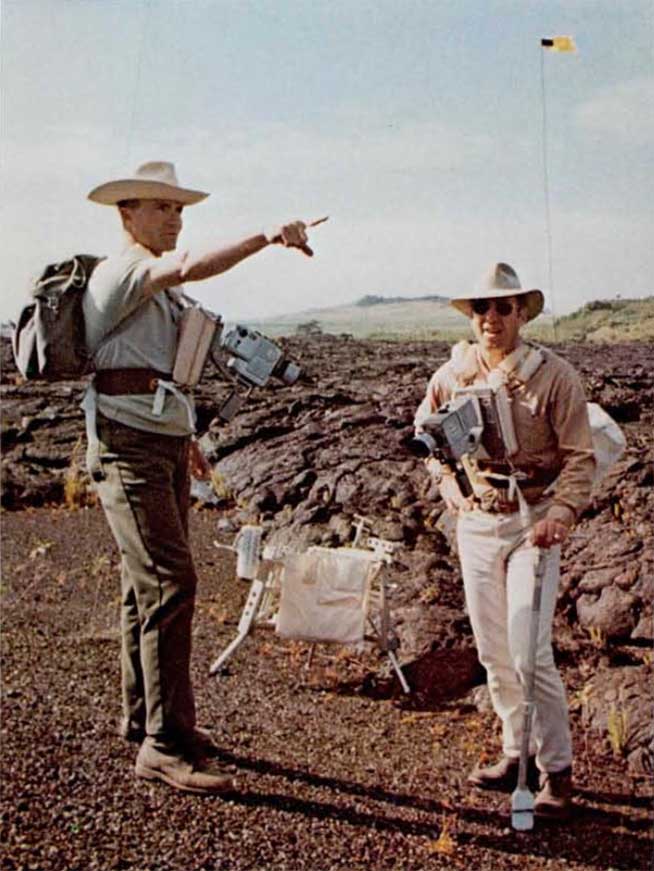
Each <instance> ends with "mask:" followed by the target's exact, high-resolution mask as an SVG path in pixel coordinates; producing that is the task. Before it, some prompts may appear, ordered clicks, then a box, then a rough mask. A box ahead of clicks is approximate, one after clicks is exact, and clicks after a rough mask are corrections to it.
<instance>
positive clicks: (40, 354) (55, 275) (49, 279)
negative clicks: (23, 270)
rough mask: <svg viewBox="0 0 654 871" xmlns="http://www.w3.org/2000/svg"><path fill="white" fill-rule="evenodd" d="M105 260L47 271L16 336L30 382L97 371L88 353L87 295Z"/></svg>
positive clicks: (77, 260)
mask: <svg viewBox="0 0 654 871" xmlns="http://www.w3.org/2000/svg"><path fill="white" fill-rule="evenodd" d="M102 259H103V258H102V257H94V256H93V255H90V254H76V255H75V256H73V257H71V259H70V260H64V261H62V262H61V263H51V264H49V265H48V266H46V267H45V269H44V270H43V273H42V274H41V276H40V278H38V279H37V280H36V281H35V283H34V286H33V288H32V291H31V297H32V300H31V301H30V302H29V303H27V304H26V305H25V306H24V307H23V309H22V311H21V313H20V315H19V318H18V322H17V324H16V327H15V328H14V331H13V334H12V347H13V352H14V360H15V361H16V366H17V367H18V370H19V372H20V373H21V375H22V376H23V377H24V378H27V379H37V378H40V379H45V380H46V381H58V380H65V379H76V378H81V377H82V376H83V375H87V374H89V373H90V372H92V371H93V361H92V358H91V356H90V354H89V353H88V351H87V348H86V337H85V330H84V314H83V312H82V296H83V294H84V292H85V290H86V288H87V286H88V282H89V278H90V277H91V273H92V272H93V270H94V269H95V267H96V266H97V265H98V263H99V262H100V260H102Z"/></svg>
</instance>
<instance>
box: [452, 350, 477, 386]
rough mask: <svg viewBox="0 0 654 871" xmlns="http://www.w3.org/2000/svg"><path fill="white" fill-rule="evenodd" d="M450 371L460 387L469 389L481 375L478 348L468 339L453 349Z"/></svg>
mask: <svg viewBox="0 0 654 871" xmlns="http://www.w3.org/2000/svg"><path fill="white" fill-rule="evenodd" d="M450 371H451V372H452V374H453V376H454V380H455V381H456V383H457V385H458V386H459V387H469V386H470V385H471V384H472V383H473V381H474V380H475V378H476V377H477V375H478V374H479V362H478V360H477V346H476V345H475V344H474V342H468V341H467V340H466V339H464V340H462V341H461V342H457V343H456V345H454V346H453V347H452V352H451V355H450Z"/></svg>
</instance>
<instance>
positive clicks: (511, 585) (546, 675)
mask: <svg viewBox="0 0 654 871" xmlns="http://www.w3.org/2000/svg"><path fill="white" fill-rule="evenodd" d="M546 508H547V506H542V507H539V508H536V509H535V510H534V520H536V519H539V518H540V517H542V516H543V512H544V511H545V510H546ZM524 533H525V530H524V525H523V522H522V520H521V518H520V515H519V514H518V513H516V514H491V513H489V512H485V511H470V512H466V513H463V514H460V515H459V519H458V523H457V542H458V548H459V558H460V560H461V570H462V573H463V583H464V588H465V596H466V604H467V608H468V616H469V618H470V622H471V624H472V630H473V633H474V636H475V642H476V645H477V653H478V656H479V660H480V662H481V664H482V665H483V666H484V668H485V669H486V672H487V676H488V689H489V692H490V696H491V700H492V703H493V708H494V709H495V713H496V714H497V715H498V717H499V718H500V719H501V721H502V743H503V751H504V755H505V756H509V757H514V758H515V757H519V756H520V747H521V740H522V722H523V720H522V718H523V707H522V702H523V698H524V695H523V687H524V686H525V685H526V677H527V668H528V662H527V658H528V651H529V633H530V626H531V608H532V597H533V592H534V570H535V568H536V563H537V560H538V550H537V549H536V548H534V547H532V546H530V545H529V544H527V543H522V544H520V543H519V542H520V539H521V538H522V537H523V536H524ZM516 545H518V546H517V547H516ZM514 548H515V549H514ZM545 553H546V561H545V574H544V578H543V590H542V599H541V612H540V624H539V633H538V644H537V647H536V679H535V712H534V719H533V727H532V735H531V748H530V752H531V753H532V754H536V763H537V765H538V767H539V768H540V769H541V771H548V772H554V771H561V770H562V769H564V768H567V767H568V766H569V765H570V764H571V762H572V743H571V738H570V725H569V719H568V703H567V700H566V695H565V688H564V686H563V682H562V680H561V677H560V675H559V672H558V669H557V668H556V665H555V664H554V656H553V653H552V620H553V617H554V609H555V606H556V597H557V591H558V586H559V563H560V556H561V548H560V547H553V548H550V549H548V550H547V551H545Z"/></svg>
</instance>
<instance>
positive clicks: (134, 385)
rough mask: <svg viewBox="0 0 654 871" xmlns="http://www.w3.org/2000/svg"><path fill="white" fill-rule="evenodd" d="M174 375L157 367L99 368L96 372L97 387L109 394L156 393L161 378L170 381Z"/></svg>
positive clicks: (99, 391)
mask: <svg viewBox="0 0 654 871" xmlns="http://www.w3.org/2000/svg"><path fill="white" fill-rule="evenodd" d="M172 377H173V376H172V375H171V374H170V373H169V372H158V371H157V370H156V369H99V370H98V371H97V372H96V373H95V389H96V390H97V391H98V393H105V394H107V395H108V396H125V395H127V394H130V393H154V392H155V391H156V389H157V382H158V380H159V379H161V380H162V381H170V380H171V379H172Z"/></svg>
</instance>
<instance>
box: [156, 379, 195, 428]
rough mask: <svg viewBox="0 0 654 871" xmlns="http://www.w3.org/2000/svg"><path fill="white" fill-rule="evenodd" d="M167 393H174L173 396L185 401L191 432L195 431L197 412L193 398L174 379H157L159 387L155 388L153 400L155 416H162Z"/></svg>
mask: <svg viewBox="0 0 654 871" xmlns="http://www.w3.org/2000/svg"><path fill="white" fill-rule="evenodd" d="M166 393H172V395H173V396H175V397H177V399H179V401H180V402H181V403H183V405H184V407H185V409H186V414H187V415H188V422H189V426H190V428H191V432H195V412H194V411H193V406H192V405H191V400H190V399H189V397H188V396H187V395H186V394H185V393H184V392H183V391H181V390H180V389H179V387H178V386H177V385H176V384H175V382H174V381H164V380H163V379H162V378H159V379H157V389H156V390H155V393H154V399H153V400H152V414H154V416H155V417H161V415H162V413H163V407H164V402H165V400H166Z"/></svg>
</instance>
